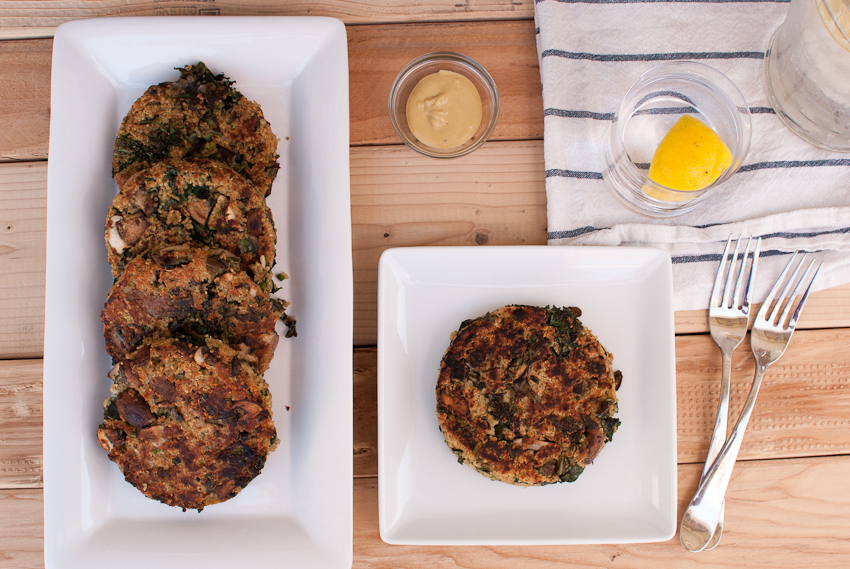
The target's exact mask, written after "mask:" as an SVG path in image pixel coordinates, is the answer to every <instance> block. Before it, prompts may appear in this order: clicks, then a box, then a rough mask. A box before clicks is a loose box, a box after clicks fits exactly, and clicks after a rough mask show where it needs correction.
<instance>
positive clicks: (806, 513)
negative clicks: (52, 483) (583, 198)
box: [0, 456, 850, 569]
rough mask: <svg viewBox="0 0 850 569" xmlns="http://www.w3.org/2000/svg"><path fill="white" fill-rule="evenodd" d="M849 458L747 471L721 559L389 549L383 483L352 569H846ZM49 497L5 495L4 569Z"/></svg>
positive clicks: (36, 532)
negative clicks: (382, 528)
mask: <svg viewBox="0 0 850 569" xmlns="http://www.w3.org/2000/svg"><path fill="white" fill-rule="evenodd" d="M848 469H850V457H848V456H838V457H818V458H800V459H788V460H778V461H750V462H745V463H742V464H740V465H739V466H738V468H736V470H735V472H734V473H733V475H732V481H731V483H730V486H729V492H728V494H727V496H726V527H725V531H724V532H723V539H722V541H721V542H720V545H719V546H718V547H717V548H716V549H714V550H713V551H706V552H702V553H698V554H692V553H688V552H686V551H685V550H684V549H682V546H681V545H679V540H678V536H677V537H674V538H673V539H671V540H669V541H666V542H662V543H647V544H619V545H581V546H534V547H516V546H498V547H496V546H488V547H479V546H464V547H446V546H402V545H388V544H386V543H384V542H383V541H381V538H380V534H379V531H378V479H377V478H361V479H358V480H355V481H354V564H353V567H354V568H363V569H367V568H368V569H385V568H386V569H396V568H405V567H411V568H421V567H429V568H436V569H440V568H445V569H455V568H457V567H466V568H468V569H476V568H482V569H520V568H521V569H550V568H551V569H555V568H560V569H565V568H580V567H623V568H627V569H629V568H631V569H639V568H652V569H682V568H696V567H712V568H729V569H738V568H739V567H750V568H765V569H775V568H776V567H818V568H821V569H828V568H836V569H838V568H844V567H846V566H847V559H848V556H850V524H848V523H847V520H848V519H850V496H848V494H847V492H845V491H844V488H845V481H846V473H847V471H848ZM699 474H700V467H699V466H698V465H681V466H679V477H678V478H679V479H678V491H679V508H678V516H677V520H678V519H681V515H682V512H683V511H684V507H685V505H686V504H687V502H688V501H689V500H690V498H691V496H692V494H693V492H694V490H695V489H696V484H697V481H698V480H699ZM43 507H44V505H43V494H42V492H41V491H40V490H3V491H0V559H2V560H3V566H4V567H10V568H11V567H14V568H19V567H20V568H24V567H25V568H40V567H43V562H44V561H43V557H42V550H43V547H44V539H43V532H44V530H43V527H44V526H43V517H42V513H43Z"/></svg>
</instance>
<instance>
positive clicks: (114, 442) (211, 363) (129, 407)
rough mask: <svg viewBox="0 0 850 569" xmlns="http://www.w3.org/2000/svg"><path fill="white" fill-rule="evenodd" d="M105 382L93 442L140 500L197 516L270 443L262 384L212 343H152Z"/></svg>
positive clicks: (258, 462) (260, 459)
mask: <svg viewBox="0 0 850 569" xmlns="http://www.w3.org/2000/svg"><path fill="white" fill-rule="evenodd" d="M110 377H111V379H112V381H113V386H112V392H113V394H114V395H113V397H111V398H109V399H107V400H106V402H105V403H104V409H105V412H104V420H103V424H102V425H101V426H100V428H99V429H98V431H97V439H98V442H100V445H101V446H102V447H103V448H104V450H106V451H107V452H108V453H109V458H110V459H111V460H112V461H113V462H115V463H116V464H117V465H118V467H119V468H120V469H121V472H122V473H123V474H124V477H125V478H126V480H127V481H128V482H129V483H130V484H132V485H133V486H135V487H136V488H138V489H139V490H141V491H142V492H143V493H144V494H145V495H146V496H148V497H149V498H153V499H154V500H159V501H161V502H164V503H166V504H168V505H170V506H177V507H179V508H183V509H184V510H186V509H190V508H191V509H197V510H198V511H200V510H203V509H204V507H205V506H209V505H210V504H216V503H218V502H223V501H225V500H228V499H230V498H232V497H233V496H235V495H236V494H237V493H238V492H239V491H240V490H242V489H243V488H244V487H245V486H246V485H247V484H248V483H249V482H250V481H251V480H253V479H254V477H256V476H257V475H258V474H259V473H260V471H261V470H262V468H263V466H264V464H265V461H266V456H267V455H268V453H269V452H270V451H271V450H273V449H274V448H275V447H276V446H277V432H276V431H275V427H274V424H273V423H272V412H271V409H272V405H271V395H270V394H269V390H268V386H267V385H266V382H265V380H263V378H262V376H261V375H259V374H258V373H257V372H256V371H255V370H254V369H252V367H251V366H249V365H248V364H247V363H246V362H245V361H244V360H242V359H241V358H240V357H238V354H237V353H236V352H235V351H234V350H232V349H230V348H229V347H227V346H226V345H224V344H223V343H221V342H218V341H216V340H212V339H208V343H207V344H206V345H204V346H201V347H196V346H191V345H189V344H188V343H186V342H183V341H181V340H174V339H166V340H152V341H149V342H146V343H145V344H143V345H142V347H141V348H139V349H138V350H136V351H135V352H133V353H132V354H130V356H129V357H128V358H127V359H125V360H123V361H121V362H120V363H118V364H116V365H115V367H114V368H113V369H112V371H111V372H110Z"/></svg>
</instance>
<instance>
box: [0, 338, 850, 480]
mask: <svg viewBox="0 0 850 569" xmlns="http://www.w3.org/2000/svg"><path fill="white" fill-rule="evenodd" d="M848 340H850V329H836V330H801V331H798V332H797V333H796V334H795V335H794V339H793V342H792V344H791V346H789V348H788V351H787V352H786V354H785V355H784V356H783V357H782V359H780V360H779V361H778V362H777V363H776V364H774V365H773V366H771V367H770V368H769V369H768V372H767V374H766V376H765V379H764V384H763V386H762V390H761V393H760V395H759V401H758V404H757V405H756V408H755V412H754V414H753V417H752V419H751V420H750V426H749V428H748V430H747V434H746V436H745V437H744V442H743V446H742V447H741V454H740V460H742V461H745V460H758V459H777V458H795V457H805V456H827V455H837V454H847V455H850V342H848ZM745 346H746V342H745ZM676 354H677V356H676V373H677V401H678V408H677V415H678V417H677V430H678V433H677V437H678V456H677V459H678V462H679V463H681V464H686V463H697V464H699V463H701V462H702V461H703V460H705V454H706V452H707V450H708V442H709V438H710V436H711V431H712V429H713V428H714V413H715V410H716V407H717V392H718V390H719V386H718V384H719V381H720V379H719V378H720V367H719V363H720V357H719V352H718V351H717V349H716V347H715V346H714V343H713V342H712V340H711V338H709V337H708V336H704V335H703V336H679V337H677V339H676ZM819 362H829V363H819ZM754 367H755V366H754V363H753V359H752V355H751V354H750V353H749V351H748V350H746V349H743V348H742V349H740V350H739V352H737V353H736V355H735V358H734V367H733V372H732V405H731V414H732V417H733V418H734V417H737V415H738V413H739V412H740V409H741V406H742V405H743V403H744V400H745V399H746V396H747V393H748V392H749V387H750V383H751V381H752V376H753V372H754ZM353 381H354V445H353V449H352V452H353V455H354V459H353V460H354V474H355V477H369V476H376V475H377V472H378V421H377V413H378V410H377V350H376V349H375V348H362V349H356V350H354V370H353ZM626 381H628V378H626ZM41 389H42V384H41V360H24V361H16V362H0V488H19V487H39V486H40V485H41V484H42V479H43V477H42V470H41V464H42V463H41V452H42V450H41V433H42V431H41V413H42V406H41V398H42V393H41Z"/></svg>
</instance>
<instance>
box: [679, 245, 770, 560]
mask: <svg viewBox="0 0 850 569" xmlns="http://www.w3.org/2000/svg"><path fill="white" fill-rule="evenodd" d="M742 240H743V237H739V238H738V240H737V241H736V243H735V252H734V253H733V254H732V261H731V263H729V271H728V273H727V272H726V260H727V258H728V257H729V249H730V247H731V246H732V236H731V235H730V236H729V239H727V240H726V248H725V249H724V250H723V258H722V259H721V260H720V267H719V268H718V269H717V276H716V277H715V279H714V288H713V289H712V291H711V300H710V302H709V307H708V329H709V332H711V337H712V338H713V339H714V341H715V343H716V344H717V347H718V348H720V351H721V353H722V354H723V372H722V375H721V379H720V401H719V402H718V404H717V419H716V420H715V422H714V432H713V433H712V435H711V444H710V445H709V447H708V456H707V457H706V459H705V466H704V467H703V470H702V476H701V478H700V482H702V480H704V479H705V475H706V473H708V469H709V468H710V467H711V465H712V463H713V462H714V460H715V459H716V458H717V455H718V454H719V453H720V448H721V447H722V446H723V443H725V442H726V424H727V422H728V418H729V390H730V383H731V379H730V378H731V376H732V352H734V351H735V348H737V347H738V346H739V345H740V344H741V341H742V340H743V339H744V336H746V335H747V325H748V324H749V319H750V298H751V295H752V290H753V283H754V282H755V278H756V269H757V267H758V260H759V251H760V250H761V238H759V239H758V240H757V241H756V246H755V249H753V260H752V262H751V263H750V272H749V278H748V279H747V282H746V284H745V283H744V282H743V279H744V274H745V272H746V271H745V270H744V269H745V267H746V265H747V257H748V256H749V253H750V245H752V242H753V238H752V237H750V238H748V239H747V246H746V248H745V249H744V255H743V257H742V258H741V268H740V270H738V271H737V273H738V278H737V280H736V281H735V289H734V291H733V290H732V278H733V277H734V275H735V272H736V268H737V265H738V249H739V248H740V246H741V241H742ZM724 274H725V275H726V280H725V286H724V284H723V283H724V280H723V276H724ZM744 286H746V288H743V287H744ZM721 287H722V288H721ZM724 511H725V506H724V504H722V503H721V506H720V516H719V518H718V520H717V529H715V530H714V535H713V536H712V537H711V541H710V542H709V543H708V544H707V545H706V544H703V543H701V541H699V540H697V541H696V542H693V543H692V540H691V539H690V534H689V533H688V532H687V528H686V527H685V526H684V520H683V521H682V524H683V525H682V527H681V529H680V531H679V541H680V542H681V543H682V547H684V548H685V549H687V550H688V551H699V549H713V548H714V547H715V546H716V545H717V543H718V542H719V541H720V536H721V535H722V533H723V515H724ZM693 547H699V549H697V550H694V549H692V548H693Z"/></svg>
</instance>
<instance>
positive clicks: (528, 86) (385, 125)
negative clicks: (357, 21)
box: [347, 20, 543, 145]
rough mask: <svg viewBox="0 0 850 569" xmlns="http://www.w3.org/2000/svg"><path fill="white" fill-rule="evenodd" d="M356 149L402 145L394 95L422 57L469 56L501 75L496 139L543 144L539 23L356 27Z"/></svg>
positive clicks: (352, 44) (351, 60) (352, 32)
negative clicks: (390, 100)
mask: <svg viewBox="0 0 850 569" xmlns="http://www.w3.org/2000/svg"><path fill="white" fill-rule="evenodd" d="M347 31H348V49H349V51H348V65H349V73H350V77H351V84H350V87H349V89H350V101H351V104H350V107H349V109H350V112H351V143H352V144H353V145H358V144H400V143H401V139H399V137H398V135H396V133H395V131H394V130H393V128H392V125H391V124H390V119H389V114H388V112H387V96H388V95H389V92H390V87H391V86H392V83H393V81H394V80H395V78H396V75H398V73H399V71H401V69H402V68H403V67H404V66H405V65H407V63H408V62H410V61H411V60H413V59H414V58H416V57H419V56H420V55H423V54H426V53H429V52H432V51H435V49H434V46H439V49H440V50H441V51H454V52H458V53H462V54H464V55H467V56H469V57H471V58H472V59H474V60H476V61H478V63H480V64H481V65H482V66H484V68H485V69H486V70H487V72H488V73H490V75H491V76H492V77H493V81H495V83H496V88H497V89H498V91H499V101H500V105H501V112H500V114H499V122H498V124H497V125H496V130H495V131H494V132H493V135H492V136H491V137H490V140H530V139H542V138H543V91H542V88H541V85H540V69H539V67H538V63H537V47H536V44H535V34H534V22H533V21H530V20H529V21H519V22H469V23H453V24H419V25H411V24H407V25H403V26H350V27H349V28H347Z"/></svg>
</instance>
